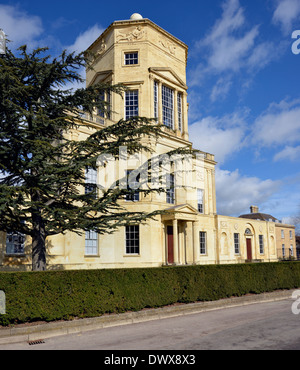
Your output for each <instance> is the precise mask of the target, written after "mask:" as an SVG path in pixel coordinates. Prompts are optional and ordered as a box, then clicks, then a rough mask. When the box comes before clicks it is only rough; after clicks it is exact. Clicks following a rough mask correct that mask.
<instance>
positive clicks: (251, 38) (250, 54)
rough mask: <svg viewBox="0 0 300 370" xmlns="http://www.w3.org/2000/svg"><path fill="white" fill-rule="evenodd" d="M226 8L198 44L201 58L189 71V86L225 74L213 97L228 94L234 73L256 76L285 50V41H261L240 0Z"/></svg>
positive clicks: (230, 1)
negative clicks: (282, 42) (276, 42)
mask: <svg viewBox="0 0 300 370" xmlns="http://www.w3.org/2000/svg"><path fill="white" fill-rule="evenodd" d="M222 8H223V12H222V16H221V17H220V18H219V19H217V20H216V22H215V24H214V25H213V27H212V28H211V29H210V30H209V32H208V33H207V35H205V37H204V38H202V39H201V40H199V41H198V42H196V44H195V48H194V50H193V51H192V54H193V58H194V59H195V58H196V57H197V55H199V57H201V62H199V64H198V65H196V66H195V67H194V69H193V70H192V71H190V72H189V78H188V79H189V82H188V83H189V86H191V87H194V86H197V85H199V84H201V83H203V81H204V79H206V78H208V77H215V76H217V78H219V77H218V76H220V75H221V76H222V77H221V79H219V81H218V82H217V83H216V84H215V87H214V88H213V90H212V93H211V100H212V101H215V99H216V98H218V97H219V96H223V97H226V96H227V94H228V93H229V92H230V89H231V87H232V85H233V81H234V80H233V79H234V77H236V76H239V77H241V78H242V79H249V76H251V78H253V76H254V75H255V74H256V73H258V72H259V71H261V70H262V69H263V68H265V67H266V66H267V65H269V64H270V63H271V62H272V61H273V60H275V59H278V58H279V57H280V56H281V55H282V52H283V51H284V48H283V45H279V46H280V47H278V45H277V44H276V45H275V44H274V43H273V42H271V41H268V40H267V41H258V40H259V36H260V38H262V35H261V34H260V27H259V25H250V26H249V20H248V19H247V17H246V15H245V9H244V8H243V7H241V5H240V1H239V0H226V1H224V2H223V5H222ZM285 47H286V45H285ZM274 50H276V52H274ZM239 72H242V74H239ZM222 80H223V83H221V81H222ZM221 94H222V95H221Z"/></svg>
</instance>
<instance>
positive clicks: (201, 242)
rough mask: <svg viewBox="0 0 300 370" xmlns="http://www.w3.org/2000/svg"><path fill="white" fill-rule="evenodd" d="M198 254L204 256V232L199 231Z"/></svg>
mask: <svg viewBox="0 0 300 370" xmlns="http://www.w3.org/2000/svg"><path fill="white" fill-rule="evenodd" d="M199 236H200V254H206V232H202V231H200V234H199Z"/></svg>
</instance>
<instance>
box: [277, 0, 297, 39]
mask: <svg viewBox="0 0 300 370" xmlns="http://www.w3.org/2000/svg"><path fill="white" fill-rule="evenodd" d="M299 15H300V0H277V6H276V9H275V11H274V14H273V22H274V23H275V24H279V25H280V27H281V29H282V31H283V32H284V33H285V34H288V33H289V32H290V31H292V26H293V22H294V21H295V20H297V19H298V18H299Z"/></svg>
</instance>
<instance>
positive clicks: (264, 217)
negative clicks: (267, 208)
mask: <svg viewBox="0 0 300 370" xmlns="http://www.w3.org/2000/svg"><path fill="white" fill-rule="evenodd" d="M239 217H240V218H249V219H251V220H262V221H272V222H278V219H277V218H275V217H273V216H271V215H268V214H266V213H249V214H246V215H241V216H239Z"/></svg>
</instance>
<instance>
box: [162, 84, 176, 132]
mask: <svg viewBox="0 0 300 370" xmlns="http://www.w3.org/2000/svg"><path fill="white" fill-rule="evenodd" d="M161 96H162V98H161V99H162V114H163V124H164V125H165V126H166V127H168V128H170V129H172V130H174V90H173V89H171V88H170V87H168V86H166V85H162V94H161Z"/></svg>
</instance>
